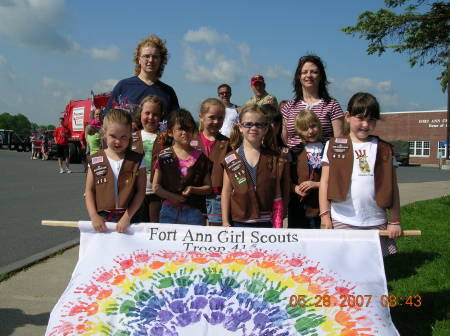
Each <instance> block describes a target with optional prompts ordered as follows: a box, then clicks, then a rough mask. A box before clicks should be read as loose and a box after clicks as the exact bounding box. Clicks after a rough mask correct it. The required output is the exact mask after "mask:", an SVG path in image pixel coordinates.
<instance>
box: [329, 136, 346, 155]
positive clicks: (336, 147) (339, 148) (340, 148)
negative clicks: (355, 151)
mask: <svg viewBox="0 0 450 336" xmlns="http://www.w3.org/2000/svg"><path fill="white" fill-rule="evenodd" d="M345 140H347V139H345ZM332 148H333V151H335V152H336V153H343V152H345V151H346V150H347V149H348V146H344V145H341V144H339V145H333V146H332Z"/></svg>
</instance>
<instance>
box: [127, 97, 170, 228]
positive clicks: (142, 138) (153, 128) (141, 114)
mask: <svg viewBox="0 0 450 336" xmlns="http://www.w3.org/2000/svg"><path fill="white" fill-rule="evenodd" d="M164 111H165V108H164V103H163V101H162V100H161V98H159V97H158V96H147V97H145V98H144V99H142V101H141V103H140V104H139V109H138V113H137V115H136V118H135V121H136V125H137V128H138V131H137V132H134V133H133V134H132V147H131V149H132V150H134V151H135V152H138V153H143V154H144V160H145V167H146V176H147V184H146V187H145V199H144V202H143V203H142V206H141V208H140V209H139V211H140V215H141V220H142V221H144V222H148V221H150V222H152V223H158V222H159V212H160V210H161V202H162V200H161V198H159V196H157V195H156V194H155V192H154V190H153V189H152V177H153V174H154V168H153V166H154V163H155V161H156V160H157V159H158V154H159V152H160V151H161V150H163V149H164V148H166V147H167V146H166V141H167V136H166V134H165V132H160V131H159V125H160V121H161V118H162V116H163V115H164V114H165V113H164Z"/></svg>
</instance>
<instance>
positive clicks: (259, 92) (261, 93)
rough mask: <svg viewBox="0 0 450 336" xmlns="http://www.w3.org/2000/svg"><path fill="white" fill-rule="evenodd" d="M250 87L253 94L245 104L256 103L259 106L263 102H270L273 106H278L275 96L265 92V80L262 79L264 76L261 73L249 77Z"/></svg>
mask: <svg viewBox="0 0 450 336" xmlns="http://www.w3.org/2000/svg"><path fill="white" fill-rule="evenodd" d="M250 87H251V88H252V90H253V93H254V94H255V95H254V96H253V97H252V98H250V99H249V100H247V102H246V103H245V105H249V104H256V105H259V106H261V105H264V104H272V105H273V106H275V107H278V101H277V97H275V96H274V95H271V94H270V93H267V91H266V82H265V81H264V77H263V76H262V75H255V76H253V77H252V78H251V79H250Z"/></svg>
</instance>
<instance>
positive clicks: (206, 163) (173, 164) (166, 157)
mask: <svg viewBox="0 0 450 336" xmlns="http://www.w3.org/2000/svg"><path fill="white" fill-rule="evenodd" d="M158 163H159V169H160V171H161V186H162V187H163V188H164V189H166V190H167V191H170V192H172V193H174V194H181V192H182V191H183V190H184V189H186V187H188V186H193V187H201V186H203V185H204V184H203V180H204V178H205V175H206V174H207V173H208V172H209V171H210V170H211V161H210V160H209V159H208V158H207V157H206V155H205V154H203V153H201V154H200V156H199V157H198V158H197V160H196V161H195V163H194V165H193V166H191V167H189V169H188V171H187V175H186V176H182V175H181V172H180V165H179V163H178V158H177V156H176V155H175V153H174V151H173V148H172V147H169V148H166V149H163V150H162V151H161V152H160V153H159V155H158ZM186 204H187V205H189V206H191V207H193V208H197V209H199V210H200V211H202V212H203V213H204V212H206V196H202V195H189V196H188V197H187V200H186Z"/></svg>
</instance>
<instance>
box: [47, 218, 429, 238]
mask: <svg viewBox="0 0 450 336" xmlns="http://www.w3.org/2000/svg"><path fill="white" fill-rule="evenodd" d="M41 224H42V225H46V226H64V227H78V222H71V221H54V220H43V221H41ZM421 235H422V231H420V230H405V231H403V234H402V236H404V237H406V236H408V237H413V236H421ZM380 236H389V232H388V231H387V230H381V231H380Z"/></svg>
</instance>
